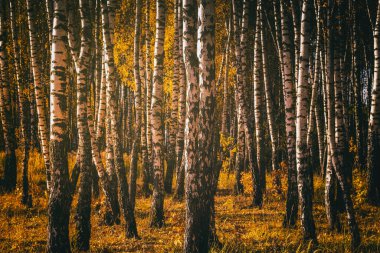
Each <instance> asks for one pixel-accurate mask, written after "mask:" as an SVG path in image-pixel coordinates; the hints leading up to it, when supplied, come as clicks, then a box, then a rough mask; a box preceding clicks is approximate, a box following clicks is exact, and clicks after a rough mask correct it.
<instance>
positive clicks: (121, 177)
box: [101, 0, 138, 237]
mask: <svg viewBox="0 0 380 253" xmlns="http://www.w3.org/2000/svg"><path fill="white" fill-rule="evenodd" d="M113 1H114V0H108V2H107V1H106V0H102V2H101V8H102V23H103V29H102V30H103V46H104V50H105V70H106V81H107V96H108V97H109V98H110V99H109V103H108V108H107V109H108V110H109V114H110V120H111V136H112V137H111V138H112V148H113V153H114V163H115V170H116V176H117V182H118V186H119V196H120V206H121V209H122V210H123V216H124V220H125V222H126V228H125V230H126V231H125V233H126V236H127V237H138V234H137V228H136V221H135V215H134V210H133V208H132V204H131V202H130V199H129V193H128V182H127V179H126V172H125V166H124V161H123V154H122V143H121V140H122V138H121V136H120V131H119V129H118V128H119V124H118V117H117V105H116V101H117V99H116V87H115V86H116V81H115V72H116V70H115V62H114V56H113V32H114V31H113V29H114V18H115V3H114V2H113Z"/></svg>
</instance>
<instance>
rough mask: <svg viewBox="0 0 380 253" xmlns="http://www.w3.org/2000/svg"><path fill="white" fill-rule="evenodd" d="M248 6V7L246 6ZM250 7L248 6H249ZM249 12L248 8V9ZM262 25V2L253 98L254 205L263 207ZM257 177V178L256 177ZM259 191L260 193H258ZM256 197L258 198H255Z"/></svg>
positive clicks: (254, 66)
mask: <svg viewBox="0 0 380 253" xmlns="http://www.w3.org/2000/svg"><path fill="white" fill-rule="evenodd" d="M244 6H246V5H244ZM247 7H248V6H247ZM247 10H248V8H247ZM244 15H248V13H247V11H246V9H245V8H244V10H243V23H244V22H246V21H248V18H247V19H246V18H244ZM261 24H262V9H261V0H259V1H258V2H257V16H256V29H255V31H256V34H255V42H254V48H255V49H254V50H255V56H254V65H253V75H254V77H253V87H254V88H253V89H254V90H253V96H254V102H253V106H254V114H255V129H256V155H257V165H258V168H257V170H258V176H259V180H257V179H256V183H257V184H258V187H257V189H255V193H254V203H255V204H254V205H255V206H259V207H261V206H262V201H263V200H262V199H263V196H262V195H263V190H264V189H263V186H264V185H265V160H264V159H265V158H264V132H263V128H264V121H263V115H262V111H263V83H262V81H263V78H262V74H263V73H262V67H263V62H262V60H263V58H262V51H261V43H260V41H261V29H262V27H261ZM255 177H256V176H255ZM257 190H258V191H259V192H258V193H257V192H256V191H257ZM255 197H256V198H255Z"/></svg>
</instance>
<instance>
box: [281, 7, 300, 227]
mask: <svg viewBox="0 0 380 253" xmlns="http://www.w3.org/2000/svg"><path fill="white" fill-rule="evenodd" d="M288 8H289V1H288V0H281V35H282V36H281V37H282V52H283V55H282V59H283V67H282V69H283V77H284V84H283V91H284V103H285V132H286V147H287V150H288V157H287V158H288V159H287V160H288V163H287V166H288V180H287V181H288V191H287V196H286V213H285V217H284V222H283V226H284V227H288V226H289V227H293V226H295V223H296V219H297V212H298V191H297V171H296V164H295V160H296V125H295V93H294V91H295V87H294V83H293V71H292V63H291V62H292V54H291V46H292V45H291V41H290V37H289V36H290V34H289V33H290V31H289V27H290V22H289V17H288V15H289V14H288V13H287V9H288Z"/></svg>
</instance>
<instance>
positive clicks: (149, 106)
mask: <svg viewBox="0 0 380 253" xmlns="http://www.w3.org/2000/svg"><path fill="white" fill-rule="evenodd" d="M145 9H146V15H145V78H146V79H145V82H146V125H147V128H146V145H147V151H148V161H149V164H148V166H149V168H148V171H149V181H150V182H152V180H153V166H152V161H153V157H152V153H153V152H152V123H151V120H152V67H151V64H152V63H151V45H150V42H151V33H150V28H149V27H150V25H149V22H150V0H146V8H145Z"/></svg>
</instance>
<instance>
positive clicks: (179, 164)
mask: <svg viewBox="0 0 380 253" xmlns="http://www.w3.org/2000/svg"><path fill="white" fill-rule="evenodd" d="M182 2H183V0H179V3H178V20H177V22H178V60H179V71H178V72H179V101H178V103H179V119H178V133H177V139H176V155H177V158H176V177H177V185H176V192H175V194H174V196H175V198H176V199H178V200H180V199H182V198H183V193H184V181H185V164H184V159H183V150H184V136H185V121H186V69H185V63H184V57H183V11H182Z"/></svg>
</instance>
